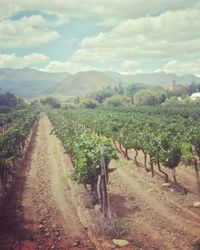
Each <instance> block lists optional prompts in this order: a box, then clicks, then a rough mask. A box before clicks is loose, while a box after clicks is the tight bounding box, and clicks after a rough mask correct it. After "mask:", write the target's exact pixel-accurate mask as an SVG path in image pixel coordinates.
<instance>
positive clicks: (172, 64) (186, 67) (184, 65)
mask: <svg viewBox="0 0 200 250" xmlns="http://www.w3.org/2000/svg"><path fill="white" fill-rule="evenodd" d="M163 70H164V71H166V72H168V73H177V74H180V75H183V74H186V73H188V74H194V75H199V74H200V59H196V60H191V61H187V62H186V61H184V62H181V61H178V60H171V61H169V62H167V63H166V64H165V65H164V67H163Z"/></svg>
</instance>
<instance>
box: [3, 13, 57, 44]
mask: <svg viewBox="0 0 200 250" xmlns="http://www.w3.org/2000/svg"><path fill="white" fill-rule="evenodd" d="M49 26H51V24H50V23H49V22H47V21H46V20H45V19H44V18H43V17H42V16H40V15H35V16H30V17H26V16H25V17H23V18H21V19H19V20H10V19H6V20H3V21H2V22H0V34H1V38H0V47H1V48H21V47H22V48H23V47H36V46H39V45H41V44H46V43H49V42H51V41H54V40H56V39H57V38H58V37H59V34H58V33H57V32H56V31H52V30H50V29H49Z"/></svg>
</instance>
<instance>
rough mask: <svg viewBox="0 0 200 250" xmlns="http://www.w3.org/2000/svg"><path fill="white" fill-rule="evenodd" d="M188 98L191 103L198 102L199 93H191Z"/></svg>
mask: <svg viewBox="0 0 200 250" xmlns="http://www.w3.org/2000/svg"><path fill="white" fill-rule="evenodd" d="M190 98H191V99H192V101H196V100H200V92H196V93H193V94H192V95H191V96H190Z"/></svg>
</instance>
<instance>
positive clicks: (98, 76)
mask: <svg viewBox="0 0 200 250" xmlns="http://www.w3.org/2000/svg"><path fill="white" fill-rule="evenodd" d="M173 81H175V82H176V83H177V84H183V85H187V84H190V83H192V82H196V83H200V77H197V76H194V75H191V74H184V75H182V76H178V75H176V74H173V73H166V72H163V71H160V72H156V73H143V74H121V73H119V72H112V71H105V72H102V71H95V70H91V71H80V72H77V73H75V74H70V73H68V72H62V73H50V72H45V71H39V70H36V69H29V68H23V69H9V68H5V69H0V88H1V90H2V92H6V91H9V92H12V93H14V94H16V95H18V96H21V97H34V98H37V97H42V96H45V95H62V96H64V95H67V96H71V95H84V94H86V93H88V92H92V91H95V90H98V89H101V88H103V87H106V86H118V85H119V83H121V84H122V85H123V84H131V83H137V84H146V85H154V86H163V87H166V86H168V85H170V84H171V83H172V82H173Z"/></svg>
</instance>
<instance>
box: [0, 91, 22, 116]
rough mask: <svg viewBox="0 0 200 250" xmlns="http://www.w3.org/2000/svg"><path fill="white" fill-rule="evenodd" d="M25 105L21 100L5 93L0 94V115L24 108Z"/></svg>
mask: <svg viewBox="0 0 200 250" xmlns="http://www.w3.org/2000/svg"><path fill="white" fill-rule="evenodd" d="M25 107H26V104H25V102H24V101H23V99H21V98H19V97H16V96H15V95H13V94H11V93H9V92H7V93H5V94H0V113H7V112H10V111H11V110H15V109H21V108H25Z"/></svg>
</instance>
